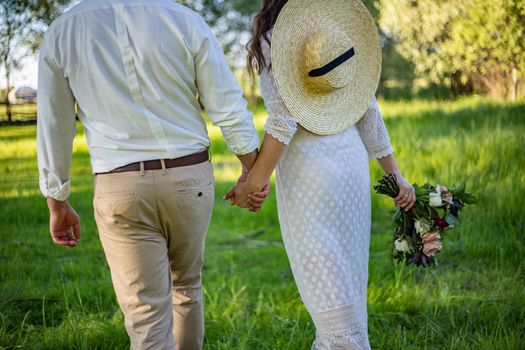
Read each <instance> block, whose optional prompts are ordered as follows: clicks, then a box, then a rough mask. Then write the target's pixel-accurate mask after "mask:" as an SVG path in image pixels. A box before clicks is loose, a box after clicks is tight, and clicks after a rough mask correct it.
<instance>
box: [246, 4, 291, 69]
mask: <svg viewBox="0 0 525 350" xmlns="http://www.w3.org/2000/svg"><path fill="white" fill-rule="evenodd" d="M287 1H288V0H264V4H263V7H262V9H261V11H260V12H259V13H258V14H257V16H255V19H254V20H253V36H252V39H251V40H250V42H249V43H248V45H247V49H248V72H249V73H250V75H251V76H254V75H255V73H256V72H257V74H261V71H262V70H263V69H264V68H265V67H266V66H267V64H268V62H266V61H265V59H264V56H263V54H262V49H261V39H264V40H266V41H267V42H268V44H269V43H270V40H269V39H268V36H267V32H268V31H269V30H270V29H272V27H273V25H274V24H275V22H276V21H277V17H278V16H279V13H280V12H281V10H282V8H283V7H284V5H286V2H287Z"/></svg>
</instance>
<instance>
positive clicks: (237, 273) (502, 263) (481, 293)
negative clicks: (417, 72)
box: [0, 98, 525, 350]
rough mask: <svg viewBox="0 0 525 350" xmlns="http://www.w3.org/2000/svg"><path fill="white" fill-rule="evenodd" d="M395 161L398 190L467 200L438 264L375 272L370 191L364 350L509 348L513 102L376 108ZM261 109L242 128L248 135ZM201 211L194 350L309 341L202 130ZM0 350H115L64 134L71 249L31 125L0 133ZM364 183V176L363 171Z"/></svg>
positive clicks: (383, 229)
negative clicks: (462, 185)
mask: <svg viewBox="0 0 525 350" xmlns="http://www.w3.org/2000/svg"><path fill="white" fill-rule="evenodd" d="M381 105H382V109H383V113H384V116H385V119H386V123H387V126H388V129H389V132H390V136H391V138H392V142H393V145H394V148H395V154H396V157H397V159H398V162H399V164H400V166H401V168H402V170H403V172H404V173H405V174H406V176H407V177H408V178H409V179H410V180H411V181H413V182H418V183H423V182H425V181H430V182H432V183H440V184H445V185H450V186H453V185H454V184H456V183H457V182H460V181H463V180H466V181H467V189H468V190H469V191H472V192H473V193H474V194H475V195H476V196H477V197H478V199H479V203H478V204H477V205H476V206H472V207H469V208H467V210H466V211H465V213H464V216H463V222H462V224H461V226H460V227H458V228H456V229H455V230H454V231H451V232H450V233H449V234H448V235H447V236H446V237H445V241H444V244H445V249H444V251H443V252H442V253H440V254H439V265H438V266H437V267H436V268H431V269H415V268H413V267H406V266H399V267H396V266H395V265H393V264H392V262H391V260H390V245H389V237H390V230H391V227H390V217H391V214H392V211H393V205H392V203H391V201H390V200H388V199H387V198H382V197H379V196H378V195H375V194H373V195H372V198H373V202H372V204H373V225H372V245H371V258H370V268H369V270H370V278H369V295H368V310H369V328H370V329H369V333H370V341H371V343H372V347H373V348H374V349H476V350H478V349H487V350H489V349H491V350H492V349H516V350H518V349H525V338H524V334H525V292H524V287H525V264H524V262H523V257H524V256H525V238H524V234H525V212H524V209H523V205H524V203H525V201H524V199H523V197H524V195H525V191H524V190H525V152H524V151H523V149H524V147H525V142H524V140H525V139H524V136H523V135H524V134H525V104H524V103H515V104H500V103H494V102H490V101H487V100H484V99H477V98H468V99H462V100H458V101H454V102H452V101H449V102H428V101H426V102H423V101H415V102H383V103H381ZM264 118H265V115H264V111H263V109H262V108H259V109H257V111H256V124H257V126H258V128H259V129H260V128H261V127H262V125H263V123H264ZM210 135H211V138H212V140H213V154H214V158H213V159H214V164H215V167H216V175H217V200H216V207H215V210H214V215H213V220H212V223H211V227H210V230H209V234H208V238H207V248H206V249H207V250H206V264H205V269H204V287H205V304H206V326H207V329H206V332H207V333H206V343H205V348H206V349H248V350H252V349H272V350H273V349H309V347H310V344H311V342H312V340H313V338H314V329H313V326H312V324H311V322H310V320H309V317H308V314H307V313H306V311H305V309H304V307H303V306H302V304H301V300H300V298H299V295H298V293H297V290H296V287H295V285H294V281H293V276H292V274H291V271H290V268H289V264H288V261H287V258H286V254H285V251H284V248H283V245H282V241H281V238H280V233H279V226H278V221H277V213H276V205H275V195H274V193H272V195H271V198H270V199H269V201H268V203H267V204H266V206H265V208H264V210H263V211H262V212H261V213H258V214H253V213H249V212H245V211H240V210H238V209H236V208H232V207H230V206H229V205H228V204H226V203H224V202H223V201H222V200H221V199H220V198H221V196H222V195H223V194H224V193H225V192H226V190H227V189H228V188H229V186H231V185H232V183H233V182H234V181H235V177H236V175H237V174H238V171H239V168H238V165H237V163H236V161H235V158H234V157H233V156H232V155H230V154H229V153H228V152H227V151H226V147H225V145H224V142H223V141H221V139H220V134H219V133H218V131H217V130H216V129H215V128H210ZM0 144H1V147H0V160H1V162H0V176H1V178H2V181H1V182H0V207H1V208H2V215H0V349H15V348H17V349H18V348H22V349H53V350H56V349H127V348H128V347H129V343H128V339H127V335H126V332H125V330H124V326H123V317H122V314H121V312H120V311H119V309H118V306H117V304H116V301H115V297H114V293H113V289H112V286H111V281H110V276H109V271H108V267H107V265H106V262H105V259H104V254H103V251H102V248H101V245H100V242H99V239H98V236H97V230H96V227H95V224H94V221H93V214H92V204H91V201H92V181H93V178H92V176H91V175H90V165H89V156H88V154H87V147H86V144H85V141H84V138H83V130H82V129H81V128H79V137H78V138H77V139H76V141H75V156H74V160H73V168H72V179H73V186H72V188H73V195H72V196H71V203H72V205H73V206H74V207H75V208H76V209H77V210H78V211H79V213H80V215H81V217H82V229H83V236H82V240H81V244H80V246H79V247H78V248H76V249H64V248H60V247H56V246H53V245H52V243H51V241H50V239H49V234H48V231H47V229H48V227H47V225H48V223H47V221H48V214H47V209H46V206H45V202H44V199H43V198H42V197H41V196H40V194H39V192H38V175H37V170H36V150H35V127H34V126H18V127H2V128H0ZM371 166H372V180H373V181H375V180H376V179H377V178H379V176H380V169H379V167H378V165H377V164H376V163H371Z"/></svg>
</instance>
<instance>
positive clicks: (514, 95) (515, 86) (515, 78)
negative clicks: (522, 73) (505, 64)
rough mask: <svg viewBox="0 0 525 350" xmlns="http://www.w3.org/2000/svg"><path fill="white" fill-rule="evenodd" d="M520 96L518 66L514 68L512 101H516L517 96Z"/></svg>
mask: <svg viewBox="0 0 525 350" xmlns="http://www.w3.org/2000/svg"><path fill="white" fill-rule="evenodd" d="M517 97H518V70H517V69H516V68H512V95H511V99H512V101H513V102H514V101H516V98H517Z"/></svg>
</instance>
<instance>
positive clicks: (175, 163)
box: [97, 150, 210, 175]
mask: <svg viewBox="0 0 525 350" xmlns="http://www.w3.org/2000/svg"><path fill="white" fill-rule="evenodd" d="M209 159H210V156H209V154H208V150H206V151H203V152H199V153H194V154H190V155H187V156H184V157H180V158H175V159H164V164H165V165H166V169H168V168H177V167H181V166H188V165H195V164H199V163H203V162H205V161H207V160H209ZM140 163H141V162H136V163H131V164H128V165H124V166H122V167H120V168H116V169H113V170H111V171H108V172H107V173H97V175H104V174H113V173H123V172H126V171H140ZM142 163H144V170H158V169H162V163H161V161H160V159H156V160H146V161H144V162H142Z"/></svg>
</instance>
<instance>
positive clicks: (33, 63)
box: [0, 55, 38, 89]
mask: <svg viewBox="0 0 525 350" xmlns="http://www.w3.org/2000/svg"><path fill="white" fill-rule="evenodd" d="M37 77H38V55H31V56H29V57H26V58H25V59H24V60H23V61H22V69H19V70H16V71H14V72H12V73H11V86H14V87H16V88H18V87H21V86H29V87H32V88H34V89H36V86H37ZM0 89H5V70H4V69H3V68H0Z"/></svg>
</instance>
